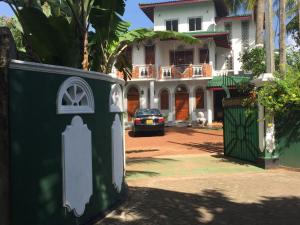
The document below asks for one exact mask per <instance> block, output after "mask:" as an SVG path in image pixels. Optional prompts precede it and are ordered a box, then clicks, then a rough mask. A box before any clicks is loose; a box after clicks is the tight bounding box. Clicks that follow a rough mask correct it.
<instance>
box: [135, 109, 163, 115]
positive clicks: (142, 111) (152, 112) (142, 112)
mask: <svg viewBox="0 0 300 225" xmlns="http://www.w3.org/2000/svg"><path fill="white" fill-rule="evenodd" d="M159 114H160V111H159V110H158V109H140V110H139V111H137V112H136V115H137V116H147V115H159Z"/></svg>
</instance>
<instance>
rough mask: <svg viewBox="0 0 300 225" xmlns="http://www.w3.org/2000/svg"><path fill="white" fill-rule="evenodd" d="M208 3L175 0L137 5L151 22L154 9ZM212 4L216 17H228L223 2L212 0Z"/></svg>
mask: <svg viewBox="0 0 300 225" xmlns="http://www.w3.org/2000/svg"><path fill="white" fill-rule="evenodd" d="M209 1H210V0H175V1H165V2H156V3H146V4H139V6H140V8H141V9H142V10H143V12H144V13H145V14H146V15H147V16H148V17H149V19H150V20H151V21H152V22H153V20H154V9H155V7H160V6H170V7H171V6H179V5H187V4H195V3H200V2H209ZM213 2H214V3H215V6H216V11H217V15H218V17H225V16H227V15H228V8H227V6H226V5H225V2H224V0H213Z"/></svg>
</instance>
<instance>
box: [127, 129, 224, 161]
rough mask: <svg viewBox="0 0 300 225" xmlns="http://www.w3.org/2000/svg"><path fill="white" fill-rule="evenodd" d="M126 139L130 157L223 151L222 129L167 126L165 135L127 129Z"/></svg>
mask: <svg viewBox="0 0 300 225" xmlns="http://www.w3.org/2000/svg"><path fill="white" fill-rule="evenodd" d="M125 140H126V155H127V157H128V158H141V157H154V156H161V155H181V154H207V153H220V152H223V130H222V129H219V130H209V129H200V128H188V127H167V128H166V132H165V135H164V136H159V135H155V133H150V134H147V133H145V134H143V135H139V136H138V137H133V136H132V134H131V131H126V136H125Z"/></svg>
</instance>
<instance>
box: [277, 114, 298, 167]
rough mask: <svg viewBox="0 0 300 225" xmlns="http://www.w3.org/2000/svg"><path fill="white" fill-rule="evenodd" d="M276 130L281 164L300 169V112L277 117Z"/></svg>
mask: <svg viewBox="0 0 300 225" xmlns="http://www.w3.org/2000/svg"><path fill="white" fill-rule="evenodd" d="M275 128H276V142H277V143H276V144H277V145H276V148H277V150H278V151H279V163H280V164H281V165H283V166H287V167H293V168H300V110H298V111H292V112H289V113H286V114H285V115H281V116H280V117H279V116H278V117H276V123H275Z"/></svg>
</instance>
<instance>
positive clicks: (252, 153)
mask: <svg viewBox="0 0 300 225" xmlns="http://www.w3.org/2000/svg"><path fill="white" fill-rule="evenodd" d="M223 106H224V155H226V156H230V157H233V158H238V159H242V160H246V161H251V162H256V161H257V159H258V157H259V141H258V110H257V108H246V107H243V106H242V99H240V98H228V99H224V100H223Z"/></svg>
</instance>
